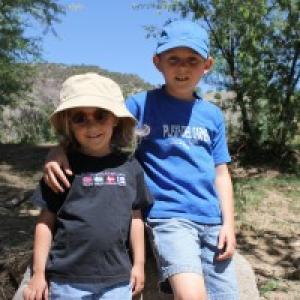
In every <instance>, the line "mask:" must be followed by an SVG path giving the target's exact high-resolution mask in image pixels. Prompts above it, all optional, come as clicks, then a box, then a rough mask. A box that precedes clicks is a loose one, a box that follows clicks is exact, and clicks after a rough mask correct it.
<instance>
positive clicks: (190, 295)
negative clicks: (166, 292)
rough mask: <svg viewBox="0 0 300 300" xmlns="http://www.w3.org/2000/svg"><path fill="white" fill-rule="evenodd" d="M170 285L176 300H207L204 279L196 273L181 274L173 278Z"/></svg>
mask: <svg viewBox="0 0 300 300" xmlns="http://www.w3.org/2000/svg"><path fill="white" fill-rule="evenodd" d="M169 281H170V284H171V287H172V290H173V293H174V300H206V299H207V297H206V291H205V286H204V280H203V277H202V276H201V275H199V274H195V273H180V274H177V275H175V276H172V277H171V278H170V279H169Z"/></svg>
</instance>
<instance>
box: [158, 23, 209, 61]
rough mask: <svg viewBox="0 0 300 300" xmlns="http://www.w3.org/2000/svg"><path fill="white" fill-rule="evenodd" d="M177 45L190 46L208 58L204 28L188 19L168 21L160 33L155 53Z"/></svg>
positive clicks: (207, 39) (207, 41)
mask: <svg viewBox="0 0 300 300" xmlns="http://www.w3.org/2000/svg"><path fill="white" fill-rule="evenodd" d="M178 47H188V48H191V49H193V50H194V51H196V52H197V53H198V54H200V55H201V56H202V57H203V58H205V59H206V58H208V56H209V37H208V34H207V32H206V30H205V29H204V28H202V27H200V26H199V25H198V24H196V23H194V22H191V21H188V20H178V21H173V22H171V23H169V24H168V25H166V26H165V27H164V28H163V29H162V31H161V33H160V36H159V39H158V43H157V48H156V54H160V53H162V52H164V51H167V50H170V49H173V48H178Z"/></svg>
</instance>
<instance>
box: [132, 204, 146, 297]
mask: <svg viewBox="0 0 300 300" xmlns="http://www.w3.org/2000/svg"><path fill="white" fill-rule="evenodd" d="M130 247H131V251H132V261H133V266H132V270H131V284H132V292H133V295H137V294H139V293H140V292H141V291H142V290H143V288H144V283H145V274H144V265H145V237H144V221H143V218H142V213H141V210H133V213H132V222H131V231H130Z"/></svg>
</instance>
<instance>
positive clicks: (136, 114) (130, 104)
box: [125, 96, 140, 119]
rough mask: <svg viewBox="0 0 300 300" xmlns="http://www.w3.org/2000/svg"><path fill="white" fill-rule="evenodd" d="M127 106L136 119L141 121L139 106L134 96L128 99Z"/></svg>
mask: <svg viewBox="0 0 300 300" xmlns="http://www.w3.org/2000/svg"><path fill="white" fill-rule="evenodd" d="M125 105H126V107H127V109H128V110H129V111H130V112H131V114H132V115H133V116H134V117H135V118H136V119H139V115H140V109H139V106H138V104H137V102H136V100H135V97H134V96H130V97H128V98H127V99H126V101H125Z"/></svg>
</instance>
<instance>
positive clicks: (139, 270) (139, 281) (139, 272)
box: [130, 263, 145, 296]
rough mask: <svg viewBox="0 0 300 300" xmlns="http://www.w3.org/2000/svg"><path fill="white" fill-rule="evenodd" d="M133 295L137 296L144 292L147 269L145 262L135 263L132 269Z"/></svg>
mask: <svg viewBox="0 0 300 300" xmlns="http://www.w3.org/2000/svg"><path fill="white" fill-rule="evenodd" d="M130 282H131V286H132V295H133V296H136V295H138V294H140V293H141V292H142V290H143V289H144V285H145V270H144V264H142V263H141V264H134V265H133V267H132V269H131V278H130Z"/></svg>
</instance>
